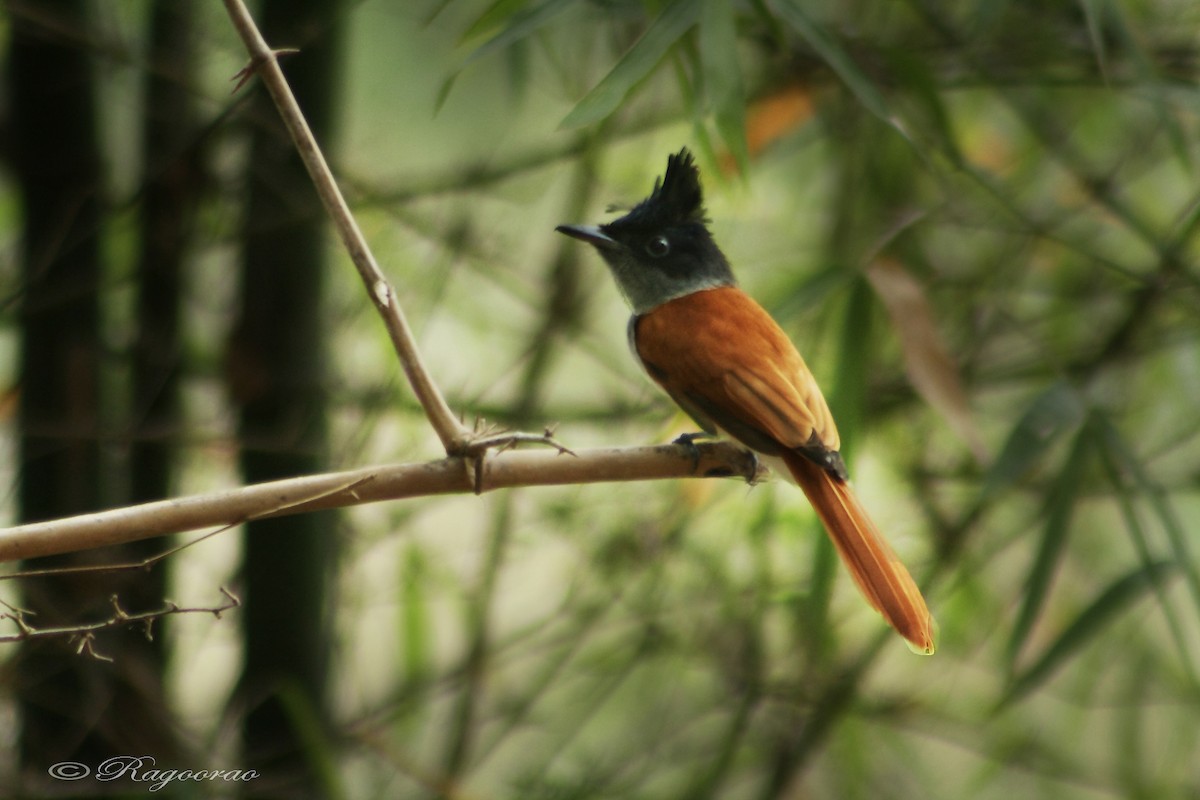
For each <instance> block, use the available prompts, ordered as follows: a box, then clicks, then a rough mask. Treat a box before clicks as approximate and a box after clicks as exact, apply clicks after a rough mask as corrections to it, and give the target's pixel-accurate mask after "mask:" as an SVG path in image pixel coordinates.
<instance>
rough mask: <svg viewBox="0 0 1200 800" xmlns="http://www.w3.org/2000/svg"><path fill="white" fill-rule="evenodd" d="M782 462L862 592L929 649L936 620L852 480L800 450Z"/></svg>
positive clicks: (915, 644) (906, 635)
mask: <svg viewBox="0 0 1200 800" xmlns="http://www.w3.org/2000/svg"><path fill="white" fill-rule="evenodd" d="M783 460H784V463H786V464H787V467H788V470H789V471H790V472H791V473H792V477H793V478H795V479H796V484H797V485H799V487H800V488H801V489H803V490H804V494H806V495H807V496H808V501H809V502H810V503H812V506H813V508H814V509H816V512H817V515H818V516H819V517H820V518H821V521H822V522H824V523H825V529H826V530H827V531H829V537H830V538H831V539H833V544H834V546H835V547H837V551H838V555H840V556H841V557H842V561H843V562H845V564H846V567H847V568H849V570H850V574H851V575H853V576H854V581H855V582H856V583H857V584H858V588H859V589H861V590H862V593H863V595H865V596H866V598H867V600H868V601H870V603H871V605H872V606H874V607H875V610H876V611H878V612H879V613H880V614H882V615H883V618H884V619H886V620H887V621H888V624H889V625H891V626H892V627H893V628H895V629H896V630H897V631H898V632H899V633H900V635H901V636H903V637H904V638H905V639H907V640H908V641H909V642H910V643H911V645H912V648H913V649H914V650H915V651H916V652H919V653H925V654H927V655H928V654H931V653H933V651H934V647H935V642H934V622H933V617H932V616H930V614H929V609H928V608H927V607H926V605H925V598H924V597H922V596H921V590H920V589H918V588H917V584H916V583H915V582H914V581H913V579H912V576H911V575H909V574H908V570H907V569H906V568H905V566H904V565H903V564H901V563H900V559H898V558H896V554H895V553H894V552H892V548H891V546H889V545H888V543H887V541H886V540H885V539H884V538H883V535H882V534H881V533H880V532H879V529H878V528H876V527H875V523H874V522H872V521H871V518H870V517H869V516H867V512H866V510H865V509H864V508H863V507H862V504H860V503H859V502H858V498H857V497H855V496H854V491H853V490H852V489H851V488H850V484H848V483H846V482H845V481H841V480H838V479H837V478H836V477H834V476H833V475H830V474H829V472H827V471H826V470H825V469H824V468H823V467H821V466H819V465H817V464H815V463H813V462H812V461H810V460H809V459H807V458H805V457H804V456H802V455H799V454H798V453H786V454H785V455H784V456H783Z"/></svg>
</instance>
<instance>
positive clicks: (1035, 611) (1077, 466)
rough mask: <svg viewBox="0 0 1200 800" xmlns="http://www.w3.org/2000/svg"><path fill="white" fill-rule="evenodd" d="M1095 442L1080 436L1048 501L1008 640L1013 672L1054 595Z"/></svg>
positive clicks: (1084, 430) (1082, 433) (1086, 433)
mask: <svg viewBox="0 0 1200 800" xmlns="http://www.w3.org/2000/svg"><path fill="white" fill-rule="evenodd" d="M1092 440H1093V434H1092V431H1091V428H1090V427H1084V428H1082V429H1080V431H1079V433H1078V434H1076V436H1075V444H1074V446H1073V447H1072V448H1071V454H1070V456H1068V457H1067V461H1066V463H1065V464H1064V465H1063V468H1062V471H1061V472H1060V473H1059V475H1058V479H1057V480H1056V481H1055V484H1054V486H1053V488H1052V489H1051V491H1050V496H1049V498H1048V499H1047V502H1046V507H1045V510H1044V512H1043V517H1044V518H1045V520H1046V524H1045V526H1044V527H1043V528H1042V537H1041V542H1040V544H1039V547H1038V553H1037V556H1036V557H1035V558H1034V562H1033V566H1032V567H1031V568H1030V570H1029V577H1028V579H1027V580H1026V583H1025V593H1024V600H1023V602H1022V603H1021V611H1020V613H1019V614H1018V616H1017V622H1016V624H1015V625H1014V626H1013V631H1012V635H1011V636H1010V637H1009V640H1008V663H1009V667H1010V669H1011V668H1013V666H1014V665H1015V664H1016V661H1017V656H1018V655H1019V654H1020V652H1021V647H1022V646H1023V645H1024V644H1025V641H1026V639H1028V638H1029V632H1030V631H1031V630H1032V629H1033V624H1034V622H1036V621H1037V618H1038V615H1039V614H1040V613H1041V611H1042V606H1043V605H1044V603H1045V600H1046V596H1047V595H1048V594H1049V592H1050V582H1051V581H1052V580H1053V579H1054V574H1055V573H1056V572H1057V571H1058V564H1059V562H1060V561H1061V560H1062V554H1063V551H1064V550H1065V549H1066V545H1067V538H1068V536H1069V534H1070V531H1071V516H1072V514H1073V513H1074V511H1075V503H1076V501H1077V500H1078V497H1079V487H1080V486H1081V485H1082V483H1083V472H1084V469H1085V467H1086V466H1087V460H1088V456H1089V455H1090V454H1091V451H1092V444H1093V442H1092Z"/></svg>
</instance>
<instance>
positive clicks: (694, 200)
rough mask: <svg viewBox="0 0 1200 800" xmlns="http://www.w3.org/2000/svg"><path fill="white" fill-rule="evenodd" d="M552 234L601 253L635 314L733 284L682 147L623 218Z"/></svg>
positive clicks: (693, 166) (696, 171) (694, 172)
mask: <svg viewBox="0 0 1200 800" xmlns="http://www.w3.org/2000/svg"><path fill="white" fill-rule="evenodd" d="M556 230H558V231H559V232H560V233H565V234H566V235H568V236H572V237H574V238H576V239H580V240H582V241H585V242H587V243H588V244H590V245H592V246H593V247H595V248H596V250H597V251H599V253H600V255H601V256H603V257H604V260H605V261H606V262H607V263H608V266H609V268H610V269H611V270H612V273H613V277H615V278H616V280H617V285H618V286H619V287H620V289H621V293H622V294H624V295H625V298H626V299H627V300H628V301H629V304H630V305H631V306H632V307H633V311H634V313H635V314H642V313H645V312H646V311H649V310H650V309H652V308H655V307H656V306H659V305H662V304H663V303H665V302H667V301H668V300H673V299H675V298H676V297H682V296H684V295H688V294H691V293H693V292H698V291H701V290H703V289H711V288H714V287H716V286H730V285H733V284H734V282H735V281H734V277H733V273H732V271H731V270H730V268H729V262H728V261H726V259H725V256H724V254H723V253H721V250H720V248H718V247H717V243H716V242H715V241H713V238H712V234H711V233H709V231H708V226H707V220H706V219H705V217H704V195H703V191H702V190H701V188H700V170H699V169H697V167H696V162H695V160H694V159H693V158H692V154H691V153H690V152H688V149H687V148H686V147H685V148H683V149H682V150H680V151H679V152H678V153H676V154H675V155H672V156H670V157H669V158H668V159H667V171H666V174H664V175H663V177H662V178H661V179H659V180H657V181H655V183H654V190H653V191H652V192H651V193H650V196H649V197H647V198H646V199H645V200H643V201H642V202H640V203H638V204H637V205H636V206H634V207H633V208H632V209H631V210H630V211H629V212H628V213H627V214H625V216H623V217H620V218H619V219H615V220H613V221H612V222H609V223H606V224H603V225H559V226H558V228H556Z"/></svg>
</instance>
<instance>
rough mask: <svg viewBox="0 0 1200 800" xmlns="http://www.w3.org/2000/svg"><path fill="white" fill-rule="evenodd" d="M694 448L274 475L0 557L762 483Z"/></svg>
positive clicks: (143, 509) (738, 455)
mask: <svg viewBox="0 0 1200 800" xmlns="http://www.w3.org/2000/svg"><path fill="white" fill-rule="evenodd" d="M693 447H694V449H695V452H694V453H693V450H692V447H686V446H681V445H660V446H657V447H634V448H606V449H594V450H581V451H579V452H577V453H575V454H574V455H562V454H559V453H556V452H550V451H546V450H508V451H505V452H501V453H498V454H494V455H488V456H486V457H479V458H474V459H472V458H458V457H454V458H445V459H441V460H439V461H430V462H426V463H419V464H394V465H389V466H379V467H366V468H363V469H356V470H351V471H348V472H334V473H323V474H320V475H307V476H302V477H299V478H287V479H284V480H278V481H269V482H267V483H259V484H254V485H251V486H243V487H238V488H235V489H228V490H225V491H220V492H213V493H210V494H202V495H192V496H190V497H182V498H176V499H171V500H159V501H156V502H152V503H144V504H142V505H137V506H128V507H125V508H117V509H111V510H108V511H100V512H97V513H94V514H81V515H79V516H75V517H67V518H65V519H56V520H50V521H47V522H35V523H31V524H28V525H20V526H17V527H13V528H7V529H0V563H2V562H6V561H17V560H21V559H26V558H35V557H38V556H47V555H54V554H57V553H68V552H74V551H77V550H86V549H90V548H94V547H106V546H110V545H117V544H125V543H127V542H133V541H138V540H141V539H149V538H151V537H154V536H162V535H165V534H168V533H177V532H180V531H190V530H197V529H201V528H212V527H228V526H232V525H237V524H240V523H242V522H246V521H248V520H251V519H259V518H262V517H274V516H282V515H284V514H299V513H304V512H308V511H316V510H319V509H326V508H344V507H347V506H354V505H360V504H363V503H371V502H376V501H379V500H397V499H402V498H408V497H419V496H428V495H438V494H467V493H476V494H478V493H482V492H486V491H491V490H492V489H504V488H512V487H516V486H555V485H562V484H571V483H601V482H606V481H645V480H662V479H666V478H688V477H728V476H740V477H742V478H744V479H745V480H747V481H748V482H754V481H757V480H758V479H759V478H760V477H761V475H762V468H761V467H760V466H759V465H758V462H757V460H756V459H755V458H754V456H753V455H752V454H751V453H749V451H747V450H745V449H743V448H741V447H739V446H738V445H736V444H733V443H730V442H711V443H704V444H696V445H694V446H693Z"/></svg>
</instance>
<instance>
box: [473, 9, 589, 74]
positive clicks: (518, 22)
mask: <svg viewBox="0 0 1200 800" xmlns="http://www.w3.org/2000/svg"><path fill="white" fill-rule="evenodd" d="M576 2H578V0H543V1H542V2H541V3H536V4H534V5H533V6H532V7H530V8H528V9H525V10H524V11H516V8H515V5H516V4H514V3H512V2H511V0H498V2H496V3H493V4H492V5H491V7H489V8H488V10H487V11H485V12H483V14H482V15H480V17H479V18H478V19H477V20H475V22H474V23H473V24H472V25H471V27H470V28H468V29H467V32H466V33H465V34H463V39H464V40H466V39H469V38H471V37H472V36H475V35H478V34H480V33H482V32H484V31H486V30H488V29H489V28H491V27H494V26H495V25H497V24H499V23H500V22H502V21H503V20H505V19H509V20H511V21H510V22H509V23H508V25H507V26H505V27H504V28H503V29H502V30H501V31H500V32H499V33H497V34H496V35H495V36H493V37H492V38H491V39H489V40H487V41H486V42H484V43H483V44H482V45H480V46H479V47H478V48H476V49H475V51H474V52H472V53H471V55H469V56H468V57H467V60H466V61H465V62H464V63H463V67H465V66H467V64H470V63H472V62H475V61H478V60H479V59H481V58H483V57H484V56H486V55H488V54H489V53H494V52H495V51H497V50H502V49H504V48H505V47H508V46H509V45H511V44H514V43H516V42H519V41H521V40H522V39H525V38H527V37H528V36H529V35H530V34H532V33H533V32H534V31H536V30H537V29H538V28H540V27H542V26H543V25H545V24H546V23H548V22H550V20H552V19H554V18H555V17H556V16H558V15H559V14H561V13H562V12H564V11H566V10H567V9H568V8H569V7H570V6H572V5H574V4H575V3H576ZM460 69H461V68H460Z"/></svg>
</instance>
